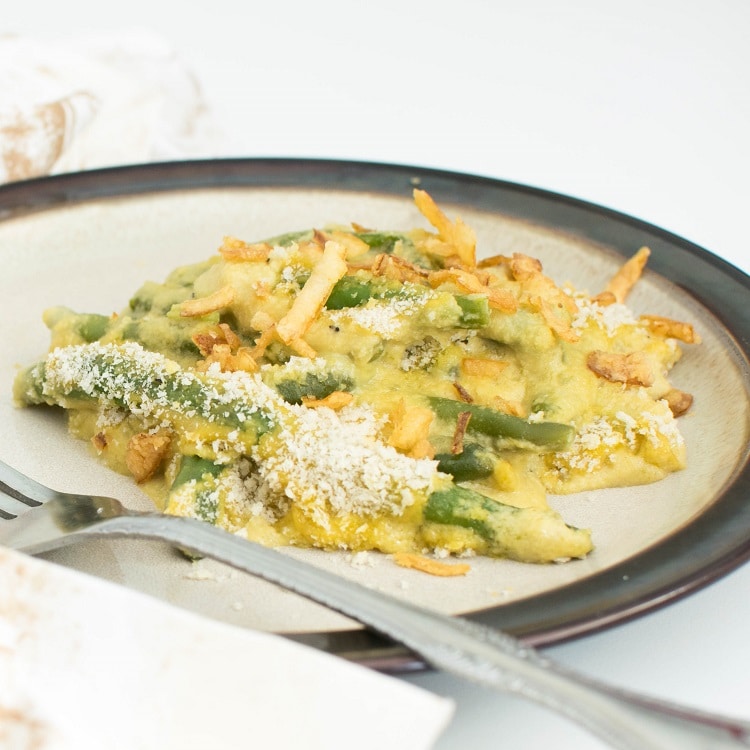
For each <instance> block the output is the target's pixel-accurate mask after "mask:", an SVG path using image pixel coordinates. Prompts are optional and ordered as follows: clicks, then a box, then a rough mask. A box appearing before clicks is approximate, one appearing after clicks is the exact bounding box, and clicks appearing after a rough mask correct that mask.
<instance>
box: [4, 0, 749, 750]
mask: <svg viewBox="0 0 750 750" xmlns="http://www.w3.org/2000/svg"><path fill="white" fill-rule="evenodd" d="M112 7H113V6H111V4H109V3H100V2H94V0H66V2H65V3H57V4H54V7H53V5H52V4H47V3H37V2H34V1H33V0H32V1H27V2H25V3H13V4H12V7H10V8H6V9H5V11H4V13H3V27H4V30H5V31H12V32H19V33H38V32H40V33H41V32H46V33H49V32H61V33H65V32H73V31H78V30H81V29H91V30H97V29H118V28H122V27H128V26H142V27H146V28H150V29H153V30H155V31H157V32H159V33H160V34H162V35H163V36H164V37H165V38H166V39H168V40H169V41H170V42H171V43H172V44H173V45H174V46H175V47H176V48H177V49H178V51H179V52H180V54H181V55H182V56H183V58H184V60H185V61H186V62H187V64H188V65H189V66H190V67H192V69H193V70H194V71H195V72H196V74H197V76H198V78H199V80H200V82H201V84H202V86H203V90H204V94H205V96H206V98H207V100H208V101H209V104H210V106H211V108H212V110H213V111H214V113H215V114H216V116H217V120H218V121H219V122H220V124H221V126H222V127H223V128H224V129H225V131H226V133H227V134H228V136H229V138H230V140H229V142H228V145H227V146H226V148H225V153H226V154H227V155H238V156H302V157H332V158H351V159H363V160H370V161H385V162H396V163H403V164H414V165H419V166H429V167H440V168H447V169H453V170H457V171H462V172H471V173H476V174H481V175H487V176H491V177H497V178H502V179H507V180H512V181H517V182H522V183H527V184H530V185H534V186H539V187H543V188H548V189H551V190H555V191H558V192H562V193H566V194H570V195H574V196H577V197H580V198H584V199H587V200H591V201H594V202H596V203H600V204H604V205H607V206H610V207H612V208H615V209H617V210H620V211H623V212H625V213H629V214H632V215H635V216H638V217H640V218H642V219H645V220H647V221H650V222H652V223H655V224H657V225H659V226H662V227H664V228H665V229H668V230H670V231H672V232H675V233H676V234H678V235H681V236H683V237H685V238H687V239H689V240H691V241H693V242H695V243H697V244H699V245H701V246H703V247H705V248H707V249H710V250H711V251H712V252H714V253H716V254H717V255H720V256H722V257H724V258H726V259H727V260H729V261H730V262H731V263H733V264H735V265H737V266H739V267H740V268H742V269H743V270H745V272H748V271H750V249H749V246H748V237H747V218H748V215H749V214H750V210H749V209H748V206H750V179H749V178H750V149H749V148H748V134H750V42H748V33H749V32H750V3H748V2H747V0H711V2H705V1H704V2H698V1H697V0H661V1H660V0H630V2H628V3H612V2H610V3H606V2H601V1H600V2H597V1H596V0H568V2H565V3H561V2H555V1H554V0H532V1H531V2H509V1H507V0H463V1H462V2H454V3H448V2H442V0H428V1H422V0H420V1H419V2H409V1H408V0H398V1H396V0H379V1H378V2H377V3H374V2H373V3H369V4H364V3H352V2H349V3H347V2H344V1H343V0H317V2H307V3H305V2H293V1H292V2H289V1H285V0H276V1H275V2H264V3H262V4H261V3H256V2H253V1H252V0H249V1H248V2H245V3H239V2H232V0H213V1H212V2H211V3H196V4H192V3H177V2H162V3H159V2H158V0H157V2H154V0H148V1H147V0H129V2H127V3H124V4H119V5H117V6H116V7H117V10H116V11H115V10H112V9H111V8H112ZM1 95H2V94H1V92H0V96H1ZM748 314H750V312H749V313H748ZM749 591H750V565H747V564H746V565H744V566H743V567H741V568H740V569H738V570H736V571H735V572H734V573H732V574H730V575H728V576H726V577H725V578H723V579H722V580H720V581H718V582H717V583H714V584H713V585H711V586H709V587H708V588H706V589H704V590H702V591H700V592H698V593H695V594H693V595H692V596H690V597H689V598H687V599H684V600H682V601H679V602H677V603H674V604H671V605H670V606H668V607H666V608H664V609H661V610H659V611H657V612H654V613H652V614H648V615H646V616H644V617H641V618H640V619H638V620H636V621H633V622H630V623H628V624H623V625H619V626H616V627H613V628H611V629H609V630H607V631H606V632H603V633H600V634H597V635H592V636H588V637H584V638H581V639H579V640H577V641H575V642H571V643H568V644H565V645H561V646H557V647H554V648H550V649H548V651H549V653H550V654H551V655H552V656H554V657H555V658H557V659H559V660H560V661H562V662H563V663H565V664H569V665H573V666H575V667H576V668H578V669H580V670H582V671H584V672H586V673H588V674H591V675H596V676H598V677H600V678H603V679H606V680H609V681H611V682H613V683H616V684H618V685H622V686H627V687H631V688H636V689H640V690H647V691H650V692H653V693H656V694H659V695H662V696H665V697H669V698H671V699H675V700H681V701H685V702H688V703H692V704H694V705H696V706H699V707H703V708H706V709H716V710H723V711H726V712H729V713H734V714H738V715H741V716H744V717H745V718H748V719H750V647H748V643H747V635H746V634H747V632H748V630H749V629H750V597H749V596H748V592H749ZM408 679H409V681H410V682H413V683H415V684H417V685H421V686H423V687H425V688H428V689H430V690H433V691H435V692H437V693H439V694H442V695H446V696H449V697H451V698H453V699H455V701H456V703H457V712H456V716H455V718H454V720H453V722H452V724H451V726H450V727H449V729H448V730H447V731H446V732H445V734H444V735H443V737H442V739H441V740H440V741H439V743H438V745H437V750H449V749H452V748H468V747H471V748H474V750H482V748H497V747H507V748H537V747H543V746H546V745H547V744H549V745H551V746H554V747H555V748H556V750H569V749H572V748H575V749H576V750H595V749H599V748H603V747H604V745H603V743H601V742H600V741H598V740H597V739H594V738H592V737H590V736H589V735H588V734H586V733H584V732H583V731H582V730H579V729H578V728H576V727H574V726H573V725H571V724H570V723H568V722H567V721H565V720H563V719H559V718H557V717H556V716H554V715H552V714H550V713H548V712H546V711H544V710H542V709H539V708H537V707H535V706H531V705H528V704H525V703H523V702H521V701H520V700H517V699H514V698H510V697H506V696H504V695H500V694H494V693H490V692H488V691H485V690H483V689H480V688H475V687H473V686H468V685H467V684H465V683H462V682H460V681H458V680H455V679H453V678H451V677H448V676H445V675H442V674H423V675H417V676H413V677H409V678H408ZM352 747H356V742H354V740H353V744H352Z"/></svg>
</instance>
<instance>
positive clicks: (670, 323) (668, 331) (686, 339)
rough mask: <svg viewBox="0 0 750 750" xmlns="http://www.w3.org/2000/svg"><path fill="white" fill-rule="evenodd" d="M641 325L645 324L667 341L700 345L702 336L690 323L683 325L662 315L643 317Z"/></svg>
mask: <svg viewBox="0 0 750 750" xmlns="http://www.w3.org/2000/svg"><path fill="white" fill-rule="evenodd" d="M640 321H641V323H645V324H646V325H647V326H648V327H649V330H650V331H652V332H653V333H655V334H656V335H657V336H663V337H664V338H665V339H677V340H678V341H682V342H683V343H685V344H699V343H700V340H701V338H700V336H699V335H698V334H697V333H696V331H695V328H693V326H692V325H691V324H690V323H683V322H682V321H679V320H672V319H671V318H663V317H661V316H660V315H641V317H640Z"/></svg>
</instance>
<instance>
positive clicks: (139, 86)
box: [0, 30, 223, 183]
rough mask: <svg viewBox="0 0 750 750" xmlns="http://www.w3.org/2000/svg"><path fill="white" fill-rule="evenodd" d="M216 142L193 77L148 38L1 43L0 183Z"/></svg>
mask: <svg viewBox="0 0 750 750" xmlns="http://www.w3.org/2000/svg"><path fill="white" fill-rule="evenodd" d="M222 143H223V137H222V135H221V133H220V131H219V129H218V127H217V126H216V123H215V122H214V120H213V118H212V116H211V113H210V112H209V110H208V107H207V105H206V101H205V98H204V96H203V94H202V92H201V90H200V87H199V84H198V82H197V80H196V78H195V76H194V75H193V73H192V72H191V70H190V69H189V67H188V66H187V65H186V64H185V63H184V62H183V61H182V60H181V58H180V56H179V55H178V54H177V52H176V51H175V50H174V49H173V48H172V47H171V46H170V44H169V43H168V42H167V41H166V40H164V39H163V38H161V36H159V35H157V34H155V33H152V32H150V31H148V30H132V31H127V32H117V33H97V34H93V33H92V34H85V35H80V36H66V37H59V38H57V37H55V38H35V37H34V38H30V37H26V36H13V35H3V36H0V183H1V182H10V181H13V180H19V179H25V178H28V177H37V176H40V175H45V174H57V173H60V172H70V171H75V170H81V169H91V168H95V167H104V166H112V165H117V164H128V163H138V162H145V161H161V160H168V159H175V158H189V157H204V156H214V155H216V152H217V150H219V149H220V148H221V144H222Z"/></svg>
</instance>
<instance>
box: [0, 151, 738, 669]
mask: <svg viewBox="0 0 750 750" xmlns="http://www.w3.org/2000/svg"><path fill="white" fill-rule="evenodd" d="M415 185H419V186H420V187H422V188H424V189H426V190H428V191H429V192H430V193H431V194H432V195H433V196H434V197H435V199H436V200H437V201H438V202H439V203H440V205H441V206H442V207H443V208H444V209H445V210H446V212H447V213H448V214H449V215H456V214H460V215H461V216H462V218H463V219H464V220H465V221H466V222H467V223H469V224H471V225H472V226H473V227H474V228H475V230H476V232H477V236H478V243H479V244H478V248H479V253H480V255H481V254H485V255H489V254H492V253H497V252H506V253H507V252H513V251H514V250H517V251H520V252H524V253H527V254H531V255H535V256H537V257H539V258H541V260H542V262H543V264H544V268H545V272H546V273H547V274H548V275H550V276H552V277H553V278H555V279H556V280H558V281H560V282H562V281H571V282H572V283H573V284H574V285H575V286H576V287H578V288H580V289H584V290H588V291H592V292H596V291H598V290H599V289H600V288H601V287H602V286H603V284H604V283H606V280H607V279H608V278H609V276H611V274H612V273H613V271H614V270H615V269H616V268H617V267H618V266H619V265H620V264H621V263H622V260H623V257H624V256H629V255H631V254H632V253H633V252H635V250H637V249H638V248H639V247H641V246H642V245H648V246H649V247H650V248H651V250H652V256H651V259H650V261H649V266H648V270H647V272H646V274H645V275H644V278H643V279H642V280H641V281H640V282H639V284H638V286H637V287H636V289H635V291H634V292H633V294H632V295H631V297H630V299H629V304H630V306H631V307H632V308H633V309H634V310H635V311H636V312H649V313H655V314H661V315H668V316H671V317H676V318H679V319H683V320H690V321H692V322H693V323H694V324H695V325H696V327H697V329H698V330H699V332H700V334H701V336H702V338H703V342H702V343H701V344H700V345H699V346H696V347H685V355H684V357H683V359H682V361H681V362H680V363H678V365H677V367H676V368H675V370H674V372H673V377H672V380H673V382H674V383H675V385H676V386H677V387H679V388H681V389H683V390H687V391H689V392H691V393H693V394H694V395H695V397H696V398H695V404H694V408H693V409H692V410H691V412H690V413H689V414H688V415H686V416H685V417H683V418H682V419H681V421H680V426H681V429H682V431H683V434H684V435H685V438H686V440H687V444H688V460H689V466H688V468H687V469H686V470H685V471H683V472H679V473H677V474H674V475H671V476H670V477H668V478H667V479H666V480H664V481H662V482H659V483H657V484H653V485H647V486H645V487H634V488H625V489H613V490H605V491H597V492H586V493H581V494H579V495H572V496H568V497H562V498H553V499H552V504H553V505H554V506H555V507H556V508H558V509H559V510H560V511H561V512H562V514H563V516H564V517H565V518H566V520H568V521H569V522H571V523H574V524H575V525H579V526H588V527H590V528H591V529H592V532H593V538H594V542H595V544H596V549H595V551H594V552H593V553H592V554H591V555H590V556H589V558H588V559H586V560H582V561H575V562H571V563H566V564H563V565H551V566H529V565H521V564H518V563H513V562H511V561H504V560H486V559H478V558H475V559H473V560H472V561H471V566H472V570H471V573H470V574H469V575H468V576H467V577H465V578H460V579H434V578H432V577H429V576H426V575H424V574H421V573H418V572H416V571H408V570H403V569H400V568H396V567H395V566H394V565H393V564H392V563H391V562H390V560H389V559H388V558H387V557H385V556H382V555H377V554H367V555H364V556H357V557H354V558H352V556H351V555H347V554H346V553H335V554H332V553H322V552H318V551H314V550H313V551H309V550H289V551H288V553H289V554H294V555H295V556H300V557H303V558H305V559H308V560H309V561H310V562H311V563H312V564H314V565H319V566H321V567H325V568H329V569H332V570H336V571H337V572H339V573H340V574H341V575H345V576H347V577H351V578H353V579H355V580H358V581H361V582H364V583H366V584H368V585H373V586H377V587H378V588H381V589H382V590H384V591H387V592H389V593H392V594H394V595H396V596H404V597H407V598H409V599H410V600H412V601H415V602H418V603H422V604H424V605H426V606H431V607H434V608H436V609H440V610H442V611H446V612H452V613H462V614H464V615H466V616H468V617H470V618H472V619H475V620H478V621H481V622H484V623H486V624H490V625H492V626H495V627H499V628H502V629H504V630H507V631H509V632H511V633H513V634H515V635H517V636H519V637H520V638H522V639H524V640H526V641H527V642H529V643H532V644H535V645H546V644H551V643H555V642H560V641H562V640H565V639H569V638H573V637H576V636H579V635H582V634H584V633H587V632H591V631H594V630H596V629H600V628H603V627H606V626H607V625H610V624H612V623H615V622H620V621H623V620H626V619H628V618H631V617H634V616H637V615H638V614H640V613H642V612H645V611H648V610H649V609H652V608H654V607H657V606H661V605H663V604H665V603H667V602H669V601H671V600H673V599H675V598H676V597H679V596H683V595H685V594H687V593H689V592H691V591H694V590H695V589H697V588H699V587H701V586H703V585H706V584H707V583H709V582H711V581H712V580H715V579H716V578H717V577H719V576H721V575H723V574H724V573H726V572H728V571H729V570H731V569H733V568H734V567H736V566H737V565H739V564H740V563H742V562H744V561H745V560H747V559H748V557H750V503H748V499H749V497H750V469H749V468H748V442H749V437H748V436H749V435H750V398H749V395H750V368H749V367H748V349H749V348H750V316H748V314H747V310H748V308H749V307H750V279H748V277H747V276H746V275H744V274H743V273H742V272H740V271H739V270H738V269H736V268H734V267H732V266H730V265H729V264H727V263H725V262H723V261H722V260H720V259H719V258H717V257H715V256H713V255H712V254H711V253H710V252H708V251H706V250H704V249H702V248H699V247H696V246H695V245H692V244H691V243H689V242H687V241H685V240H683V239H681V238H679V237H676V236H674V235H671V234H669V233H667V232H665V231H663V230H661V229H659V228H657V227H654V226H651V225H649V224H646V223H644V222H642V221H639V220H637V219H634V218H632V217H629V216H625V215H623V214H619V213H617V212H614V211H611V210H609V209H606V208H603V207H601V206H596V205H592V204H589V203H585V202H582V201H579V200H575V199H572V198H569V197H566V196H562V195H558V194H553V193H549V192H545V191H541V190H537V189H534V188H530V187H525V186H521V185H516V184H510V183H505V182H501V181H497V180H491V179H486V178H480V177H476V176H472V175H463V174H456V173H447V172H440V171H435V170H427V169H420V168H413V167H406V166H397V165H382V164H370V163H354V162H338V161H314V160H282V159H270V160H268V159H266V160H253V159H238V160H212V161H198V162H179V163H169V164H155V165H143V166H133V167H121V168H115V169H107V170H97V171H92V172H83V173H77V174H72V175H64V176H59V177H49V178H43V179H39V180H32V181H28V182H22V183H16V184H11V185H6V186H3V187H0V259H2V268H3V274H2V277H0V293H1V294H2V298H3V305H2V308H0V309H1V310H2V312H1V313H0V314H1V315H2V319H3V320H2V323H3V325H2V330H3V336H4V346H3V351H4V355H3V358H2V361H1V362H0V421H1V423H2V425H3V429H2V430H1V431H0V459H2V460H5V461H7V462H8V463H10V464H12V465H14V466H15V467H16V468H18V469H20V470H21V471H25V472H26V473H28V474H29V475H31V476H33V477H34V478H35V479H37V480H39V481H42V482H45V483H47V484H49V485H51V486H54V487H56V488H59V489H63V490H78V491H85V492H93V493H96V494H110V495H115V496H117V497H119V498H121V499H122V500H124V501H125V502H126V504H129V505H131V506H133V507H137V508H148V507H149V501H148V500H147V499H146V498H145V497H144V496H143V495H142V493H140V491H139V490H138V489H137V488H136V487H134V485H133V483H132V482H131V481H130V480H129V479H128V478H126V477H120V476H117V475H113V473H112V472H110V471H109V470H108V469H106V468H105V467H103V466H102V465H101V464H99V463H98V462H97V461H96V459H94V458H93V457H92V455H91V453H90V452H89V451H88V449H87V446H86V445H85V444H83V443H81V442H80V441H75V440H73V439H72V438H70V437H69V436H68V435H67V434H66V428H65V423H64V419H63V418H62V416H61V414H60V413H58V412H54V411H52V410H43V409H26V410H20V409H16V408H15V407H14V406H13V404H12V399H11V394H10V390H11V382H12V379H13V376H14V374H15V372H16V371H17V368H18V367H19V366H22V365H24V364H28V363H29V362H31V361H33V360H35V359H37V358H38V357H39V356H41V355H42V354H43V353H44V351H45V350H46V347H47V345H48V335H47V331H46V329H45V328H44V326H43V325H42V323H41V320H40V316H41V312H42V310H43V309H45V308H46V307H48V306H51V305H55V304H66V305H68V306H70V307H74V308H77V309H79V310H84V311H97V312H102V313H110V312H113V311H117V310H120V309H122V308H123V307H124V306H125V305H126V303H127V300H128V298H129V296H130V295H131V294H132V293H133V292H134V291H135V290H136V289H137V288H138V287H139V286H140V285H141V283H142V282H143V281H145V280H146V279H153V280H157V281H158V280H161V279H162V278H163V277H164V276H165V275H166V273H167V272H168V271H169V270H171V269H172V268H173V267H174V266H176V265H180V264H183V263H185V264H186V263H191V262H194V261H197V260H201V259H203V258H205V257H208V256H209V255H211V254H212V253H213V252H215V250H216V248H217V247H218V245H219V244H220V242H221V238H222V237H223V236H224V235H228V234H229V235H236V236H240V237H242V238H244V239H247V240H256V239H261V238H263V237H266V236H271V235H273V234H277V233H280V232H283V231H287V230H292V229H301V228H305V227H309V226H320V225H322V224H325V223H328V222H341V223H343V222H348V221H356V222H358V223H359V224H363V225H366V226H372V227H377V228H393V229H405V228H411V227H413V226H422V225H425V224H424V220H423V219H422V217H420V216H419V214H418V212H417V211H416V209H415V207H414V206H413V203H412V200H411V191H412V189H413V187H414V186H415ZM3 394H4V395H3ZM47 557H48V558H49V559H52V560H55V561H57V562H59V563H61V564H64V565H67V566H70V567H73V568H76V569H79V570H81V571H84V572H87V573H90V574H94V575H97V576H101V577H104V578H108V579H111V580H114V581H117V582H120V583H123V584H125V585H128V586H131V587H133V588H136V589H139V590H141V591H145V592H146V593H149V594H152V595H154V596H156V597H159V598H162V599H166V600H168V601H170V602H173V603H175V604H178V605H180V606H184V607H185V608H187V609H191V610H194V611H197V612H200V613H202V614H207V615H210V616H212V617H214V618H216V619H219V620H223V621H226V622H230V623H233V624H236V625H239V626H243V627H253V628H257V629H261V630H269V631H273V632H279V633H283V634H285V635H287V636H288V637H290V638H294V639H295V640H299V641H302V642H304V643H307V644H310V645H313V646H316V647H318V648H321V649H325V650H327V651H330V652H333V653H336V654H340V655H342V656H344V657H347V658H350V659H355V660H357V661H359V662H362V663H365V664H369V665H371V666H374V667H376V668H379V669H384V670H392V671H396V670H402V671H403V670H408V669H414V668H419V667H420V666H422V665H421V664H420V662H419V661H418V660H417V659H415V658H414V657H413V656H412V655H410V654H409V653H407V652H406V651H405V650H403V649H401V648H400V647H399V646H397V645H395V644H392V643H389V642H386V641H385V640H383V639H381V638H380V637H379V636H377V635H375V634H373V633H370V632H368V631H366V630H364V629H362V628H360V627H359V626H358V625H357V624H356V623H352V622H351V621H349V620H347V619H346V618H343V617H341V616H340V615H338V614H336V613H332V612H328V611H327V610H325V609H323V608H322V607H319V606H318V605H315V604H312V603H310V602H307V601H305V600H303V599H301V598H299V597H297V596H296V595H292V594H289V593H287V592H283V591H281V590H279V589H278V588H276V587H274V586H272V585H270V584H267V583H264V582H262V581H257V580H255V579H252V578H250V577H247V576H241V575H239V574H237V573H235V572H234V571H232V570H230V569H228V568H225V567H223V566H221V565H218V564H215V563H212V562H211V561H201V562H199V563H197V564H194V563H189V562H187V561H186V560H185V559H184V558H183V557H181V556H180V555H179V554H177V553H175V552H174V551H173V550H171V549H169V548H168V547H166V546H163V545H157V544H154V543H148V542H135V541H127V540H119V541H109V542H91V543H87V544H86V545H82V546H80V547H73V548H69V549H66V550H60V551H58V552H55V553H50V554H49V555H47Z"/></svg>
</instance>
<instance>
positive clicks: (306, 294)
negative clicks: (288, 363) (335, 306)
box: [276, 240, 347, 357]
mask: <svg viewBox="0 0 750 750" xmlns="http://www.w3.org/2000/svg"><path fill="white" fill-rule="evenodd" d="M346 271H347V265H346V248H345V247H344V245H342V244H341V243H339V242H334V241H333V240H329V241H328V242H326V244H325V249H324V250H323V255H322V256H321V258H320V260H319V261H318V262H317V263H316V264H315V266H314V267H313V270H312V273H311V274H310V278H309V279H308V280H307V283H306V284H305V286H304V287H302V290H301V291H300V293H299V294H298V295H297V296H296V298H295V299H294V302H293V303H292V306H291V307H290V308H289V311H288V312H287V313H286V315H284V317H283V318H282V319H281V320H280V321H279V322H278V323H277V324H276V333H277V335H278V337H279V338H280V339H281V340H282V341H283V342H284V343H285V344H286V345H287V346H289V347H291V348H292V349H293V350H294V351H295V352H297V353H298V354H300V355H302V356H305V357H315V356H316V352H315V350H314V349H312V347H310V346H309V345H308V344H306V343H305V342H304V341H303V339H302V337H303V336H304V335H305V333H306V332H307V330H308V329H309V328H310V326H311V325H312V324H313V322H314V321H315V319H316V318H317V317H318V315H319V314H320V311H321V310H322V309H323V306H324V305H325V303H326V300H327V299H328V297H329V296H330V294H331V290H332V289H333V287H334V285H335V284H336V282H337V281H338V280H339V279H340V278H341V277H342V276H344V274H345V273H346Z"/></svg>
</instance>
